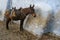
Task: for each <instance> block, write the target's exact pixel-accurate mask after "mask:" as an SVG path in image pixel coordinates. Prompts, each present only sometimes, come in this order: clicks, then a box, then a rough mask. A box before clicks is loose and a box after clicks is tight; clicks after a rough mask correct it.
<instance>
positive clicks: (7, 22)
mask: <svg viewBox="0 0 60 40" xmlns="http://www.w3.org/2000/svg"><path fill="white" fill-rule="evenodd" d="M10 21H11V20H10V19H8V20H7V21H6V29H9V27H8V24H9V22H10Z"/></svg>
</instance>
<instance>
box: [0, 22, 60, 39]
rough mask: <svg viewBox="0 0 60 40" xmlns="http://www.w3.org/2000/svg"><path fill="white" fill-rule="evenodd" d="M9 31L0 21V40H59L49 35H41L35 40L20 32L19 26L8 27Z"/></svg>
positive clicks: (26, 33) (29, 35)
mask: <svg viewBox="0 0 60 40" xmlns="http://www.w3.org/2000/svg"><path fill="white" fill-rule="evenodd" d="M9 28H10V29H9V30H6V27H5V23H4V22H2V21H0V40H59V39H60V38H57V37H54V36H52V35H49V34H43V35H42V37H41V38H39V39H37V37H35V36H34V35H32V34H31V33H29V32H27V31H25V30H24V31H23V32H21V31H20V30H19V25H17V24H11V25H9Z"/></svg>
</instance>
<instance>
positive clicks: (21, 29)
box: [20, 20, 24, 31]
mask: <svg viewBox="0 0 60 40" xmlns="http://www.w3.org/2000/svg"><path fill="white" fill-rule="evenodd" d="M23 23H24V20H21V22H20V31H23Z"/></svg>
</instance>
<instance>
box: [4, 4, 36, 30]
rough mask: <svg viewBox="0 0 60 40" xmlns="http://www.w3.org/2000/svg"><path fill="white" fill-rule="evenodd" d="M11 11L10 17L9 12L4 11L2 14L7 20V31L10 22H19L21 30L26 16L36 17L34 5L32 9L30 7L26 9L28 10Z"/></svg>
mask: <svg viewBox="0 0 60 40" xmlns="http://www.w3.org/2000/svg"><path fill="white" fill-rule="evenodd" d="M13 9H14V11H13V12H12V15H11V12H9V11H10V10H8V11H6V12H5V14H4V15H5V17H6V19H7V20H6V28H7V29H9V28H8V24H9V22H10V21H11V20H21V23H20V30H23V22H24V19H25V18H26V16H27V15H28V14H31V15H32V16H34V17H36V14H35V10H34V5H33V6H32V7H31V5H30V7H28V8H20V9H16V8H13ZM13 9H12V10H13Z"/></svg>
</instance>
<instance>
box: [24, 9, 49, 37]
mask: <svg viewBox="0 0 60 40" xmlns="http://www.w3.org/2000/svg"><path fill="white" fill-rule="evenodd" d="M37 10H38V11H37ZM36 14H37V16H36V17H35V18H34V17H32V16H31V15H29V17H27V19H26V20H25V23H24V29H25V30H27V31H28V32H30V33H32V34H33V35H35V36H37V37H41V35H42V34H43V33H44V28H45V27H46V23H47V22H48V19H49V15H50V10H48V11H44V10H42V9H41V10H40V8H38V9H36Z"/></svg>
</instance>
